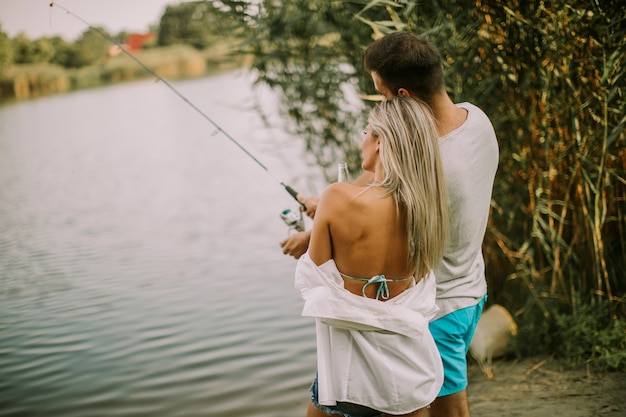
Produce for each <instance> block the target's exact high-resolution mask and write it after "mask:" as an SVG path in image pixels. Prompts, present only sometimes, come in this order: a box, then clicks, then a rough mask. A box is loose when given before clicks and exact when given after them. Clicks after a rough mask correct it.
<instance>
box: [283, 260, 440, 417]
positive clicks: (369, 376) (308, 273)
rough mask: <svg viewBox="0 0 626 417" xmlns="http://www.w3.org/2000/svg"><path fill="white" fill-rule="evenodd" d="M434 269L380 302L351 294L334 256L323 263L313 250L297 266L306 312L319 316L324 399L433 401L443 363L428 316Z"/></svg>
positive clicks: (374, 403)
mask: <svg viewBox="0 0 626 417" xmlns="http://www.w3.org/2000/svg"><path fill="white" fill-rule="evenodd" d="M435 285H436V284H435V277H434V276H433V275H432V273H431V274H429V275H428V276H426V277H425V278H424V279H422V280H420V281H419V282H418V283H417V284H413V285H411V287H409V288H408V289H407V290H406V291H404V292H402V293H401V294H399V295H397V296H396V297H394V298H392V299H390V300H387V301H379V300H375V299H371V298H365V297H361V296H359V295H355V294H352V293H350V292H349V291H348V290H346V289H345V288H344V285H343V279H342V278H341V275H340V274H339V271H338V270H337V266H336V265H335V262H334V261H333V260H332V259H331V260H329V261H327V262H326V263H324V264H323V265H320V266H317V265H315V263H314V262H313V261H312V260H311V258H310V257H309V255H308V253H305V254H304V255H302V257H300V259H299V261H298V265H297V267H296V277H295V287H296V289H297V290H299V291H300V292H301V294H302V298H303V299H304V300H305V303H304V309H303V311H302V315H303V316H307V317H315V318H316V332H317V372H318V390H319V391H318V393H319V403H320V404H322V405H327V406H333V405H336V403H337V402H338V401H339V402H350V403H354V404H360V405H364V406H367V407H370V408H373V409H375V410H379V411H382V412H385V413H390V414H406V413H410V412H412V411H415V410H417V409H420V408H422V407H425V406H427V405H429V404H430V403H431V402H432V401H433V400H434V399H435V397H436V396H437V394H438V393H439V390H440V388H441V385H442V383H443V366H442V364H441V357H440V356H439V352H438V350H437V347H436V345H435V342H434V340H433V338H432V336H431V334H430V331H429V330H428V322H429V321H430V319H431V318H432V317H433V316H434V315H435V313H436V312H437V310H438V308H437V306H436V305H435V296H436V287H435Z"/></svg>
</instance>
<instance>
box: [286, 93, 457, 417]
mask: <svg viewBox="0 0 626 417" xmlns="http://www.w3.org/2000/svg"><path fill="white" fill-rule="evenodd" d="M437 137H438V135H437V129H436V126H435V121H434V119H433V117H432V115H431V113H430V110H429V108H428V107H427V106H426V105H425V104H424V103H421V102H419V101H417V100H416V99H413V98H408V97H395V98H393V99H392V100H389V101H383V102H381V103H379V104H378V105H377V106H376V107H375V108H374V109H373V110H372V112H371V113H370V117H369V124H368V126H367V131H366V132H365V137H364V139H363V143H362V153H363V162H362V168H363V169H364V170H367V171H371V172H372V173H373V174H374V182H373V183H372V184H370V185H369V186H367V187H357V186H354V185H351V184H346V183H335V184H332V185H330V186H329V187H328V188H327V189H326V190H325V191H324V193H323V195H322V197H321V199H320V203H319V206H318V208H317V211H316V214H315V220H314V222H313V228H312V232H311V243H310V246H309V249H308V252H307V253H305V254H304V255H303V256H302V257H301V258H300V260H299V261H298V266H297V268H296V288H297V289H299V290H300V291H301V293H302V296H303V298H304V299H305V305H304V309H303V313H302V315H303V316H310V317H315V318H316V332H317V364H318V370H317V377H316V380H315V382H314V383H313V386H312V387H311V391H312V394H313V395H312V398H311V403H310V404H309V408H308V413H307V416H309V417H313V416H325V415H342V416H349V417H352V416H354V417H356V416H380V415H394V416H421V415H422V414H423V408H424V407H425V406H427V405H428V404H430V402H431V401H432V400H433V399H434V398H435V396H436V395H437V393H438V392H439V388H440V387H441V384H442V381H443V370H442V365H441V359H440V357H439V354H438V352H437V348H436V346H435V344H434V342H433V339H432V336H431V335H430V333H429V331H428V321H429V319H430V318H431V317H432V316H433V315H434V314H435V312H436V311H437V307H436V306H435V295H436V294H435V293H436V290H435V279H434V276H432V273H431V270H432V269H433V268H434V267H435V266H436V265H437V263H438V262H439V261H440V259H441V256H442V252H443V248H444V243H445V238H446V234H447V224H448V218H447V205H446V196H445V188H444V180H443V171H442V167H441V161H440V157H439V150H438V144H437Z"/></svg>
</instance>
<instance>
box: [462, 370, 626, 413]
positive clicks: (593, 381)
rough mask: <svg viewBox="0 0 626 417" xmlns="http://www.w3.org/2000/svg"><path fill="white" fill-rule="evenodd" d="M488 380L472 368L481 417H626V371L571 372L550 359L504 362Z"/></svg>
mask: <svg viewBox="0 0 626 417" xmlns="http://www.w3.org/2000/svg"><path fill="white" fill-rule="evenodd" d="M492 370H493V378H492V379H491V380H489V379H487V378H486V377H485V376H484V374H483V373H482V371H481V370H480V368H479V367H478V366H477V365H475V364H472V365H470V367H469V388H468V396H469V401H470V409H471V412H472V415H473V416H480V417H502V416H507V417H515V416H520V417H521V416H533V417H555V416H568V417H595V416H600V415H601V416H605V417H623V416H624V415H626V405H625V404H624V399H623V396H624V392H626V373H623V372H601V373H596V372H594V371H593V370H592V369H588V368H587V367H579V368H574V369H572V368H569V367H567V366H565V365H564V364H563V363H562V362H559V361H557V360H554V359H551V358H528V359H517V360H502V361H498V362H494V364H493V366H492Z"/></svg>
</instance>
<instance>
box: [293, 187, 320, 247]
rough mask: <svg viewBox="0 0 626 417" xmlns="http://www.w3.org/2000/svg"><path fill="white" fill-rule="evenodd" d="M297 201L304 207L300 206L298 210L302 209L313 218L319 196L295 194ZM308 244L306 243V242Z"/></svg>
mask: <svg viewBox="0 0 626 417" xmlns="http://www.w3.org/2000/svg"><path fill="white" fill-rule="evenodd" d="M297 198H298V201H299V202H301V203H302V204H304V206H305V207H300V210H302V211H304V212H305V213H306V215H307V216H309V217H310V218H312V219H313V218H315V211H316V210H317V204H318V203H319V202H320V199H319V197H315V196H311V197H304V196H301V195H300V194H298V195H297ZM307 245H308V243H307Z"/></svg>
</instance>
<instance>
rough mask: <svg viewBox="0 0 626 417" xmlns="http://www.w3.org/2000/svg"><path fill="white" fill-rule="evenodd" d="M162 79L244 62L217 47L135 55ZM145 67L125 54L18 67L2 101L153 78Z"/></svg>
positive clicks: (1, 86)
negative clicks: (80, 63) (77, 64)
mask: <svg viewBox="0 0 626 417" xmlns="http://www.w3.org/2000/svg"><path fill="white" fill-rule="evenodd" d="M134 56H135V57H136V58H137V59H138V60H140V61H141V62H143V63H144V64H145V65H146V66H147V67H149V68H151V69H152V70H153V71H155V72H156V73H157V74H158V75H160V76H161V77H163V78H165V79H168V80H174V79H184V78H193V77H200V76H204V75H208V74H214V73H219V72H222V71H226V70H229V69H233V68H238V67H241V66H242V65H243V64H244V59H243V58H242V57H240V56H234V55H231V54H230V51H229V48H228V47H227V46H226V45H221V44H217V45H215V46H213V47H211V48H208V49H206V50H203V51H198V50H196V49H194V48H192V47H190V46H186V45H176V46H170V47H165V48H153V49H147V50H144V51H140V52H138V53H136V54H135V55H134ZM151 76H152V75H151V74H150V73H149V72H148V71H146V69H145V68H143V67H142V66H141V65H139V64H138V63H137V62H135V61H134V60H133V59H132V58H130V57H129V56H128V55H126V54H124V53H120V54H119V55H118V56H115V57H110V58H108V59H107V60H106V61H104V62H101V63H99V64H97V65H89V66H86V67H83V68H78V69H66V68H63V67H60V66H58V65H54V64H47V63H44V64H33V65H15V66H13V67H11V68H9V70H7V71H6V72H4V73H3V74H2V75H1V76H0V102H3V103H6V102H12V101H19V100H26V99H30V98H36V97H40V96H44V95H50V94H57V93H64V92H68V91H72V90H78V89H82V88H94V87H99V86H104V85H110V84H115V83H120V82H128V81H133V80H140V79H145V78H148V77H151Z"/></svg>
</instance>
